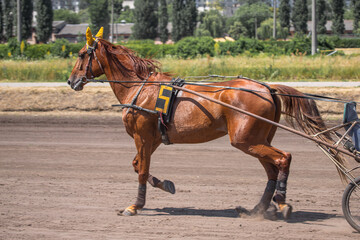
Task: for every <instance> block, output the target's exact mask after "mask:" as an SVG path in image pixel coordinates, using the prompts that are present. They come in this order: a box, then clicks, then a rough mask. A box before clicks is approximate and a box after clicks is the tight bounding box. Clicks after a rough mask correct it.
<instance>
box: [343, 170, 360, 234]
mask: <svg viewBox="0 0 360 240" xmlns="http://www.w3.org/2000/svg"><path fill="white" fill-rule="evenodd" d="M355 182H356V184H357V186H356V185H355V184H354V183H353V182H350V183H349V185H348V186H347V187H346V189H345V191H344V195H343V198H342V209H343V212H344V216H345V218H346V220H347V221H348V223H349V224H350V225H351V226H352V227H353V228H354V229H356V231H358V232H360V177H357V178H356V179H355Z"/></svg>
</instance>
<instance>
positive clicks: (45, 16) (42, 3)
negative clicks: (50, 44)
mask: <svg viewBox="0 0 360 240" xmlns="http://www.w3.org/2000/svg"><path fill="white" fill-rule="evenodd" d="M36 10H37V16H36V20H37V26H36V36H37V38H38V41H40V42H43V43H45V42H47V41H48V40H49V38H50V37H51V33H52V21H53V10H52V3H51V0H38V1H37V5H36Z"/></svg>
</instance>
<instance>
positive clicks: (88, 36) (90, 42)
mask: <svg viewBox="0 0 360 240" xmlns="http://www.w3.org/2000/svg"><path fill="white" fill-rule="evenodd" d="M93 43H94V38H93V36H92V33H91V30H90V28H89V27H88V28H87V29H86V44H87V45H88V46H92V45H93Z"/></svg>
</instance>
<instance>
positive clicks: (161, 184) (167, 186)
mask: <svg viewBox="0 0 360 240" xmlns="http://www.w3.org/2000/svg"><path fill="white" fill-rule="evenodd" d="M154 151H155V149H154ZM139 158H140V156H139V154H136V156H135V158H134V160H133V167H134V170H135V172H136V173H139ZM147 181H148V183H150V185H151V186H153V187H154V188H159V189H161V190H163V191H165V192H169V193H171V194H175V192H176V189H175V184H174V183H173V182H172V181H170V180H164V181H161V180H160V179H158V178H157V177H155V176H153V175H151V174H150V173H149V177H148V179H147Z"/></svg>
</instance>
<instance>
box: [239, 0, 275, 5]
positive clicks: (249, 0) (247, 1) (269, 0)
mask: <svg viewBox="0 0 360 240" xmlns="http://www.w3.org/2000/svg"><path fill="white" fill-rule="evenodd" d="M238 2H239V3H240V4H248V5H251V4H258V3H265V4H266V5H268V6H271V4H272V0H238Z"/></svg>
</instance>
